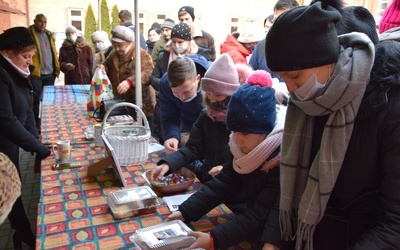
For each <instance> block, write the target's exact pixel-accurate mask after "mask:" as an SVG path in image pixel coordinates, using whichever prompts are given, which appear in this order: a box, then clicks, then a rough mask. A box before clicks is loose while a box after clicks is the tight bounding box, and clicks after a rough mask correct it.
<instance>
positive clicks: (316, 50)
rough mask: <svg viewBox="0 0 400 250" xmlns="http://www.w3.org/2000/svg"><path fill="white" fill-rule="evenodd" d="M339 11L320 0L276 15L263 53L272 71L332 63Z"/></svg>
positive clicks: (337, 47)
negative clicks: (323, 6)
mask: <svg viewBox="0 0 400 250" xmlns="http://www.w3.org/2000/svg"><path fill="white" fill-rule="evenodd" d="M340 18H341V14H340V13H339V11H338V10H337V9H335V8H334V7H332V6H326V7H325V8H322V6H321V2H316V3H314V4H312V5H310V6H299V7H295V8H293V9H291V10H288V11H286V12H285V13H283V14H282V15H280V16H279V17H278V18H277V19H276V20H275V22H274V25H272V27H271V29H270V30H269V31H268V34H267V38H266V43H265V55H266V59H267V62H268V67H269V68H270V69H271V70H273V71H292V70H300V69H306V68H313V67H317V66H321V65H326V64H330V63H334V62H336V61H337V59H338V58H339V53H340V44H339V39H338V37H337V33H336V27H335V25H336V23H337V22H339V20H340Z"/></svg>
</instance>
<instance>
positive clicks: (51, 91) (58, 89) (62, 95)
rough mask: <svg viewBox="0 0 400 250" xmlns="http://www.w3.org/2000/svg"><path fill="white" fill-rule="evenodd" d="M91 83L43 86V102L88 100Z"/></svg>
mask: <svg viewBox="0 0 400 250" xmlns="http://www.w3.org/2000/svg"><path fill="white" fill-rule="evenodd" d="M89 89H90V85H89V84H76V85H56V86H53V85H51V86H45V87H44V88H43V100H42V104H43V105H44V104H52V103H74V102H84V103H86V102H87V98H88V94H89Z"/></svg>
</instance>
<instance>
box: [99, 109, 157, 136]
mask: <svg viewBox="0 0 400 250" xmlns="http://www.w3.org/2000/svg"><path fill="white" fill-rule="evenodd" d="M123 106H128V107H131V108H134V109H135V110H136V120H137V122H138V123H139V124H140V125H143V122H142V121H144V127H145V128H146V131H150V126H149V122H148V121H147V118H146V115H145V114H144V113H143V111H142V110H141V109H140V108H139V107H138V106H136V105H135V104H133V103H130V102H119V103H115V104H113V105H112V106H111V107H110V108H109V109H108V110H107V112H106V114H105V115H104V118H103V122H102V123H101V130H103V129H104V128H105V126H106V122H107V119H108V116H109V115H110V113H111V112H112V111H113V110H114V109H116V108H118V107H123Z"/></svg>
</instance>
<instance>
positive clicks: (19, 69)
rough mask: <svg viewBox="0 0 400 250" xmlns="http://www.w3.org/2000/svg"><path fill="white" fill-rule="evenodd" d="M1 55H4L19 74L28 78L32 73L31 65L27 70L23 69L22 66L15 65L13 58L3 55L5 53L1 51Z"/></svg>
mask: <svg viewBox="0 0 400 250" xmlns="http://www.w3.org/2000/svg"><path fill="white" fill-rule="evenodd" d="M1 55H2V56H3V58H4V59H6V61H7V62H9V63H10V65H11V66H12V67H13V68H14V69H15V70H16V71H17V72H18V74H20V75H21V76H22V77H23V78H28V77H29V76H30V74H31V72H30V71H29V67H27V68H26V70H23V69H21V68H20V67H18V66H17V65H15V64H14V63H13V61H11V59H10V58H9V57H7V56H5V55H3V53H1Z"/></svg>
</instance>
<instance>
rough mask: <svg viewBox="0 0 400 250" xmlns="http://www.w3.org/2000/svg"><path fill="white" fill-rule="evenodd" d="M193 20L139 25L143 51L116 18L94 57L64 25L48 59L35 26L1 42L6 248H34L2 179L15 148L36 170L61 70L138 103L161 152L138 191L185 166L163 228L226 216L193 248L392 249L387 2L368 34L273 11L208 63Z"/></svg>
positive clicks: (344, 22) (347, 14) (395, 88)
mask: <svg viewBox="0 0 400 250" xmlns="http://www.w3.org/2000/svg"><path fill="white" fill-rule="evenodd" d="M195 17H196V16H195V11H194V8H193V7H191V6H183V7H181V8H179V9H178V15H177V18H178V20H179V22H177V23H175V22H174V20H173V19H172V18H166V19H165V20H164V22H163V23H161V24H159V23H156V22H155V23H153V25H152V26H151V28H150V29H149V30H148V32H147V34H146V36H147V38H148V39H147V40H146V39H144V37H143V35H142V34H135V27H134V25H133V23H132V13H130V12H129V11H128V10H122V11H120V13H119V18H120V25H118V26H116V27H113V29H112V31H111V37H108V35H107V33H106V32H104V31H96V32H94V33H93V34H92V35H91V37H90V39H91V42H92V44H93V47H92V46H91V45H90V44H89V43H88V41H87V40H86V39H85V38H84V37H83V36H79V35H78V30H77V29H76V28H75V27H74V26H68V27H66V29H65V34H66V39H65V41H64V42H63V44H62V46H61V48H60V50H59V51H56V49H55V40H54V37H53V36H52V34H51V32H49V31H48V30H47V29H46V24H47V18H46V17H45V15H43V14H38V15H36V17H35V20H34V24H33V25H31V26H30V27H28V28H25V27H13V28H10V29H8V30H6V31H4V33H2V34H1V35H0V85H1V89H2V91H1V92H0V93H1V94H0V128H1V129H0V137H1V139H0V141H1V142H0V151H1V152H3V153H4V155H0V169H1V172H0V174H1V176H5V177H7V176H14V177H13V178H14V179H15V183H14V184H13V185H10V186H12V187H14V189H13V191H12V194H15V195H4V196H3V194H1V196H2V197H9V198H8V199H9V200H8V201H7V202H2V203H1V207H0V208H2V207H5V208H6V209H4V210H3V209H1V210H0V212H1V213H0V219H4V217H5V216H6V215H7V214H8V218H9V220H10V224H11V227H12V228H13V229H15V233H14V236H13V240H14V246H15V247H16V248H21V243H22V242H24V243H26V244H27V245H29V246H30V247H31V248H34V247H35V239H36V238H35V236H34V234H33V233H32V232H31V230H30V223H29V220H28V219H27V217H26V213H25V211H24V206H23V204H22V200H21V198H20V197H19V194H20V182H19V185H18V181H19V178H16V177H15V176H16V175H17V173H18V174H19V175H20V170H19V159H18V156H19V150H20V148H22V149H23V150H25V151H29V152H33V153H36V154H37V155H38V156H39V158H42V159H43V158H46V157H48V156H49V155H50V150H49V149H48V148H47V147H45V146H44V145H43V144H42V143H41V142H40V140H39V132H40V122H41V121H40V112H39V106H40V101H41V98H42V92H43V87H44V86H46V85H53V84H54V81H55V78H56V77H58V76H59V74H60V71H61V72H63V73H64V74H65V84H66V85H70V84H89V83H90V81H91V79H92V77H93V75H94V72H95V71H96V70H104V71H105V72H106V73H107V75H108V77H109V79H110V81H111V83H112V87H113V94H114V96H115V98H122V99H124V100H126V101H128V102H131V103H136V84H141V89H142V99H143V107H142V109H143V111H144V114H145V115H146V118H147V119H148V120H149V122H150V124H151V133H152V136H153V137H154V138H156V139H157V140H158V141H159V142H160V143H161V144H163V145H164V147H165V152H166V156H165V157H163V158H162V159H161V160H160V161H159V162H158V163H157V167H156V168H155V169H154V170H153V171H152V175H151V179H152V180H157V179H159V178H161V177H162V176H164V175H167V174H170V173H172V172H174V171H176V170H178V169H179V168H181V167H183V166H186V167H187V168H189V169H191V170H192V171H193V172H194V173H195V174H196V177H197V178H198V179H199V180H200V181H201V182H202V183H203V187H202V188H201V189H200V190H198V191H197V192H196V194H195V195H192V196H191V197H190V198H189V199H188V200H187V201H185V202H184V203H183V204H182V205H181V206H180V207H179V210H178V211H177V212H175V213H172V214H171V215H169V216H168V217H167V218H166V220H174V219H180V220H182V221H184V222H186V223H190V222H192V221H196V220H198V219H200V218H201V217H202V216H203V215H204V214H206V213H207V212H208V211H210V210H211V209H212V208H214V207H215V206H218V205H219V204H221V203H225V204H226V205H227V206H228V207H229V208H230V209H231V210H232V212H234V214H235V217H234V218H233V219H232V220H230V221H228V222H227V223H225V224H222V225H220V226H218V227H216V228H214V229H212V230H210V232H192V233H190V235H192V236H195V237H196V238H197V241H196V242H195V243H194V244H193V245H192V246H191V248H203V249H220V248H223V249H224V248H227V247H230V246H233V245H237V244H239V243H240V242H241V241H244V240H249V241H256V242H258V244H259V247H260V248H262V249H324V250H325V249H396V248H398V243H399V242H400V197H399V195H398V194H399V192H400V185H399V178H400V170H399V168H398V164H399V162H400V82H399V79H400V77H399V74H400V43H399V42H400V41H399V40H400V35H399V34H400V0H394V1H393V2H392V4H391V5H389V6H388V8H387V9H386V10H385V12H384V13H383V15H382V18H381V19H380V21H379V25H377V24H376V22H375V19H374V17H373V16H372V14H371V13H370V12H369V11H368V10H367V9H366V8H364V7H361V6H347V7H344V3H343V2H342V1H341V0H333V1H332V0H330V1H328V0H319V1H318V0H314V1H312V2H311V3H310V5H307V6H298V3H297V1H295V0H278V1H277V2H276V4H275V6H274V9H273V15H271V16H268V17H266V18H265V20H264V27H259V26H257V25H255V24H248V25H246V26H245V27H243V29H241V30H240V32H233V33H232V34H227V38H226V40H225V41H224V42H223V43H221V44H220V46H219V49H220V55H219V56H217V53H216V49H218V46H216V45H215V44H214V39H213V37H212V35H211V34H209V33H208V32H207V31H205V30H203V29H202V28H201V27H200V26H198V25H197V23H196V22H195V20H196V19H195ZM136 39H140V43H139V44H140V47H141V48H140V50H139V55H137V54H136V48H135V40H136ZM138 56H139V57H140V68H141V71H140V73H141V76H140V79H141V82H138V81H137V79H136V78H137V76H136V67H138V65H136V60H135V58H136V57H138ZM32 66H34V67H32ZM185 134H186V135H188V136H187V137H186V138H185ZM9 160H11V162H12V163H11V162H10V161H9ZM10 164H11V166H12V169H13V170H17V172H15V171H14V172H12V171H10ZM12 164H13V165H12ZM3 167H4V168H6V170H4V171H3V170H2V168H3ZM2 178H3V177H2ZM2 178H0V179H2ZM17 179H18V180H17ZM10 181H11V182H12V179H11V180H10ZM0 183H1V182H0ZM2 190H3V189H2ZM1 192H3V191H1ZM0 201H1V200H0ZM0 222H1V220H0Z"/></svg>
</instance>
